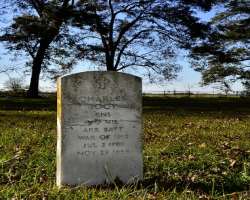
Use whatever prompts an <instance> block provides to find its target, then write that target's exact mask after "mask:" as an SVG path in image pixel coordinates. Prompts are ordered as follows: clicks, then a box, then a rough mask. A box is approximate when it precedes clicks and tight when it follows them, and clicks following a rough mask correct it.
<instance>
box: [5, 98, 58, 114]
mask: <svg viewBox="0 0 250 200" xmlns="http://www.w3.org/2000/svg"><path fill="white" fill-rule="evenodd" d="M0 110H17V111H20V110H21V111H22V110H23V111H24V110H47V111H55V110H56V97H43V98H38V99H32V98H24V97H1V98H0Z"/></svg>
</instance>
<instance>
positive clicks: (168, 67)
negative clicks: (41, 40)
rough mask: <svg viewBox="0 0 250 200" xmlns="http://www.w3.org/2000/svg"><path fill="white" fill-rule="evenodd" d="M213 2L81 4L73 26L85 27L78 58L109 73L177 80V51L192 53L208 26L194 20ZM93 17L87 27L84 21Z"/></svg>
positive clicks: (166, 0)
mask: <svg viewBox="0 0 250 200" xmlns="http://www.w3.org/2000/svg"><path fill="white" fill-rule="evenodd" d="M214 2H215V1H206V0H205V1H186V0H178V1H174V2H173V1H171V0H164V1H163V0H145V1H141V0H140V1H139V0H131V1H125V0H118V1H117V0H116V1H113V0H95V1H93V0H92V1H78V4H77V6H78V11H79V14H76V16H75V25H76V26H78V27H80V28H81V36H82V38H81V42H79V43H78V45H77V47H78V50H79V55H78V58H79V59H88V60H90V61H91V62H94V63H95V64H96V65H98V66H102V67H103V68H106V70H108V71H120V70H124V69H127V68H129V67H130V68H131V67H132V69H135V70H136V69H138V67H142V68H143V69H144V72H146V73H147V74H149V75H150V78H152V79H154V76H152V75H154V74H160V75H162V77H164V78H165V79H172V78H174V77H175V76H176V73H177V72H178V71H179V69H180V67H179V66H178V65H177V64H176V57H177V55H178V54H179V52H180V51H179V49H180V48H184V49H188V48H189V47H190V44H191V42H192V41H193V39H194V38H197V37H199V36H202V35H203V34H204V33H205V32H206V31H207V26H206V25H205V24H203V23H200V22H199V18H198V17H196V16H195V14H196V11H197V9H201V10H203V11H208V10H210V9H211V7H212V5H213V4H214ZM86 13H87V14H88V15H89V16H91V20H89V21H88V23H87V25H88V26H86V23H85V21H83V20H82V17H84V16H85V15H86Z"/></svg>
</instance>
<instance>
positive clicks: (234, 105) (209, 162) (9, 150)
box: [0, 97, 250, 200]
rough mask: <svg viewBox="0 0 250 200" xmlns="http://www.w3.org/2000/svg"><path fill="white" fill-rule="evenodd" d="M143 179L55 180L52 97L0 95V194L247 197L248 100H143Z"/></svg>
mask: <svg viewBox="0 0 250 200" xmlns="http://www.w3.org/2000/svg"><path fill="white" fill-rule="evenodd" d="M143 104H144V107H143V108H144V109H143V119H144V124H143V126H144V181H142V182H140V183H138V184H136V185H129V186H110V187H102V188H100V187H89V188H87V187H76V188H69V187H64V188H62V189H60V190H59V189H58V188H57V187H56V185H55V180H56V178H55V172H56V106H55V99H53V98H45V99H36V100H34V99H23V98H3V97H1V98H0V199H12V200H16V199H43V200H46V199H88V200H90V199H93V200H95V199H107V200H108V199H169V200H170V199H171V200H172V199H250V99H247V98H233V97H231V98H213V97H211V98H205V97H196V98H184V97H180V98H174V97H144V100H143Z"/></svg>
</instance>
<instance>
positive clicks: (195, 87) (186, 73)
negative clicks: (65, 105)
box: [0, 8, 242, 93]
mask: <svg viewBox="0 0 250 200" xmlns="http://www.w3.org/2000/svg"><path fill="white" fill-rule="evenodd" d="M220 9H221V8H215V9H213V11H211V12H207V13H201V12H198V13H197V15H198V16H199V17H200V18H201V20H203V21H207V20H209V19H210V18H211V17H213V16H214V14H215V13H216V12H217V11H218V10H220ZM0 25H1V24H0ZM4 53H6V50H5V48H4V46H3V45H2V44H0V65H1V66H13V65H15V66H23V65H24V60H22V58H20V57H18V59H17V61H14V62H13V61H10V59H11V58H12V57H10V56H8V54H7V55H5V54H4ZM178 63H179V64H181V65H182V68H183V69H182V71H181V72H180V73H179V75H178V77H177V79H176V80H174V81H171V82H167V83H164V84H149V83H147V82H146V81H143V90H144V92H151V91H155V92H157V91H164V90H165V91H168V90H169V91H173V90H176V91H187V90H191V91H197V92H211V93H212V92H217V91H218V90H216V89H215V88H214V86H212V85H210V86H206V87H201V86H200V82H201V75H200V73H198V72H195V71H194V70H193V69H192V68H191V66H190V64H189V63H188V62H187V60H185V58H184V57H182V56H179V59H178ZM90 65H91V64H90V63H86V62H85V63H84V62H82V63H79V64H78V65H77V66H76V67H75V69H74V70H73V71H72V73H75V72H81V71H87V70H90V69H91V67H89V66H90ZM83 66H85V67H84V68H83ZM83 69H84V70H83ZM9 76H10V77H20V76H21V77H22V78H23V80H24V83H25V85H28V84H29V78H30V77H29V76H24V75H23V74H22V73H8V74H6V73H3V74H1V73H0V89H2V88H3V87H4V83H5V82H6V81H7V80H8V77H9ZM40 89H41V90H43V91H44V90H49V91H51V90H52V91H55V90H56V88H55V82H53V81H50V80H41V81H40ZM232 89H233V90H242V85H241V84H240V83H235V84H234V85H233V87H232Z"/></svg>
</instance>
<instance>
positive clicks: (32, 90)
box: [27, 41, 49, 98]
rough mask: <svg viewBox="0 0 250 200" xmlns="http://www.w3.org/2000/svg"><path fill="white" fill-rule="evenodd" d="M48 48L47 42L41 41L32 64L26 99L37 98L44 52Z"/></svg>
mask: <svg viewBox="0 0 250 200" xmlns="http://www.w3.org/2000/svg"><path fill="white" fill-rule="evenodd" d="M48 47H49V42H45V41H41V42H40V46H39V49H38V51H37V54H36V56H35V58H34V59H33V64H32V73H31V79H30V86H29V90H28V92H27V96H28V97H32V98H37V97H39V77H40V73H41V69H42V63H43V59H44V56H45V52H46V50H47V49H48Z"/></svg>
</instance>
